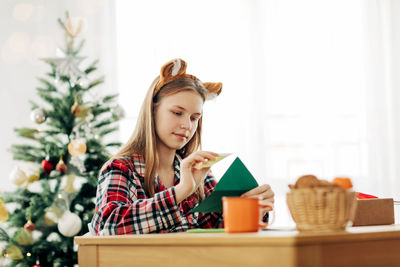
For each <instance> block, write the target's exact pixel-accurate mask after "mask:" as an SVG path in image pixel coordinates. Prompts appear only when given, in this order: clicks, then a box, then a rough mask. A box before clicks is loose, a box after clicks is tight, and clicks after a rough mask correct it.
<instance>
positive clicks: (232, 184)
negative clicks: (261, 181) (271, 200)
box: [190, 157, 258, 213]
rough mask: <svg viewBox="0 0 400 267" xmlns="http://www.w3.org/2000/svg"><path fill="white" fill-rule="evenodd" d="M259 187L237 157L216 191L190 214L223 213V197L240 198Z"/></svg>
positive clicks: (216, 187)
mask: <svg viewBox="0 0 400 267" xmlns="http://www.w3.org/2000/svg"><path fill="white" fill-rule="evenodd" d="M257 186H258V183H257V181H256V180H255V179H254V177H253V175H252V174H251V173H250V172H249V170H248V169H247V168H246V166H244V164H243V162H242V161H241V160H240V159H239V158H238V157H236V159H235V160H234V161H233V163H232V164H231V165H230V166H229V168H228V169H227V171H226V172H225V173H224V175H223V176H222V178H221V179H220V180H219V182H218V183H217V185H216V186H215V189H214V191H213V192H212V193H211V194H210V195H209V196H208V197H207V198H206V199H204V200H203V201H202V202H201V203H200V204H199V205H198V206H197V207H195V208H193V209H192V210H191V211H190V212H192V213H193V212H222V197H228V196H231V197H238V196H241V195H242V194H243V193H245V192H247V191H249V190H251V189H253V188H256V187H257Z"/></svg>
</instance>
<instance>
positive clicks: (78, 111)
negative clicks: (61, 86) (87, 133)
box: [71, 96, 82, 117]
mask: <svg viewBox="0 0 400 267" xmlns="http://www.w3.org/2000/svg"><path fill="white" fill-rule="evenodd" d="M81 109H82V108H81V106H80V105H79V104H78V97H77V96H75V102H74V104H73V105H72V107H71V113H72V114H73V115H74V116H75V117H78V116H79V115H80V114H81Z"/></svg>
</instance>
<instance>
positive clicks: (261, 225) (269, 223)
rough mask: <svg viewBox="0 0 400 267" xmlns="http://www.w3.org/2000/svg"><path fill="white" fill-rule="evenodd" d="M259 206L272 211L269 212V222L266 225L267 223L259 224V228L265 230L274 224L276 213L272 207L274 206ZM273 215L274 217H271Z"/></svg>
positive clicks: (260, 204)
mask: <svg viewBox="0 0 400 267" xmlns="http://www.w3.org/2000/svg"><path fill="white" fill-rule="evenodd" d="M258 206H259V207H260V208H266V207H269V208H270V209H271V210H270V211H268V212H269V217H268V222H267V223H265V222H259V223H258V226H259V227H260V228H265V227H268V226H269V225H271V224H273V223H274V220H275V212H274V207H273V206H272V204H262V203H259V204H258ZM271 215H272V216H271ZM271 217H272V218H271Z"/></svg>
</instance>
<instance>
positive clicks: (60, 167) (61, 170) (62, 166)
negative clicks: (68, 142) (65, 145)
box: [56, 154, 67, 174]
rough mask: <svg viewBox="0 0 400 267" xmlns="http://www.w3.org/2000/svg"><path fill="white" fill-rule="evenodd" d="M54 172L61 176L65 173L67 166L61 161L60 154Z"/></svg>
mask: <svg viewBox="0 0 400 267" xmlns="http://www.w3.org/2000/svg"><path fill="white" fill-rule="evenodd" d="M56 170H57V171H58V172H59V173H61V174H64V173H65V172H66V171H67V165H66V164H65V163H64V161H63V155H62V154H61V155H60V161H59V162H58V163H57V165H56Z"/></svg>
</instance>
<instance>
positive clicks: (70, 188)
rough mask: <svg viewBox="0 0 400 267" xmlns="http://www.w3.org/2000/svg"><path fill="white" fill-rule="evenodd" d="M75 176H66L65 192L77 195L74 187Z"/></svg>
mask: <svg viewBox="0 0 400 267" xmlns="http://www.w3.org/2000/svg"><path fill="white" fill-rule="evenodd" d="M74 181H75V175H73V174H69V175H66V176H65V186H64V187H63V189H64V191H65V192H67V193H75V192H76V189H75V187H74Z"/></svg>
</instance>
